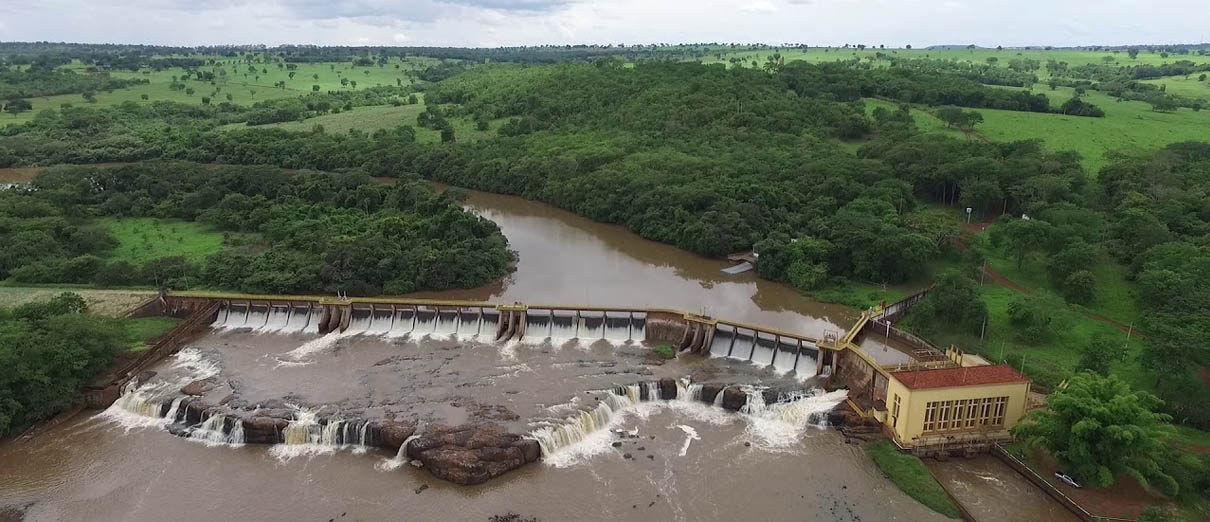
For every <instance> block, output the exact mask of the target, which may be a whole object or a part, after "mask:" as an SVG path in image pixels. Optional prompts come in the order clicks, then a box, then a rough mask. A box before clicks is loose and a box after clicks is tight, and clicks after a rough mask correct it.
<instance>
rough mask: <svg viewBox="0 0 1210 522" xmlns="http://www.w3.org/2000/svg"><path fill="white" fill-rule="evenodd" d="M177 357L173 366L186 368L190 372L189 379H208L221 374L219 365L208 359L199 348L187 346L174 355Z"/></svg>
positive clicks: (174, 357)
mask: <svg viewBox="0 0 1210 522" xmlns="http://www.w3.org/2000/svg"><path fill="white" fill-rule="evenodd" d="M172 358H173V359H175V360H174V361H173V363H172V368H174V369H176V368H180V369H184V370H186V371H187V372H188V374H189V375H188V376H187V379H188V380H189V381H196V380H201V379H208V378H210V377H214V376H215V375H218V374H219V369H220V368H219V366H218V364H217V363H215V362H214V361H211V360H208V359H206V356H205V354H203V353H202V352H201V350H198V349H197V348H185V349H184V350H181V351H179V352H177V353H176V355H173V356H172Z"/></svg>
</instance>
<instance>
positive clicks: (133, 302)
mask: <svg viewBox="0 0 1210 522" xmlns="http://www.w3.org/2000/svg"><path fill="white" fill-rule="evenodd" d="M63 292H75V293H77V294H80V297H83V298H84V301H85V302H87V303H88V310H89V311H90V312H92V313H95V314H100V315H105V316H110V317H118V316H121V315H123V314H125V313H126V312H128V311H130V310H132V309H134V307H136V306H138V305H139V304H140V303H142V302H143V301H146V300H148V299H150V298H151V297H153V296H155V292H153V291H150V290H94V289H88V288H79V287H71V286H46V287H13V286H0V308H12V307H14V306H20V305H23V304H25V303H29V302H33V301H43V300H46V299H50V298H51V297H54V296H56V295H59V294H61V293H63Z"/></svg>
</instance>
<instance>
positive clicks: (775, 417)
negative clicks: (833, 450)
mask: <svg viewBox="0 0 1210 522" xmlns="http://www.w3.org/2000/svg"><path fill="white" fill-rule="evenodd" d="M744 391H745V393H748V402H747V404H745V405H744V410H745V411H743V413H744V414H745V417H747V419H748V428H747V430H746V434H747V435H748V436H749V438H750V439H751V441H752V442H753V443H754V445H756V446H758V447H761V448H763V449H766V450H773V451H782V450H788V449H790V448H793V447H794V446H795V445H797V444H798V442H799V440H800V439H801V438H802V434H803V431H804V430H806V429H807V428H808V427H811V426H815V427H819V428H823V427H826V420H825V419H826V417H825V415H826V414H827V412H829V411H831V410H832V409H833V408H835V407H836V406H837V405H839V404H840V403H841V402H844V400H845V398H846V397H847V396H848V391H847V390H837V391H833V392H823V390H820V389H813V390H811V391H808V392H806V393H795V394H791V395H789V396H787V397H783V398H782V400H779V401H778V402H776V403H774V404H769V405H766V404H765V400H764V395H763V394H762V393H760V390H756V389H745V390H744Z"/></svg>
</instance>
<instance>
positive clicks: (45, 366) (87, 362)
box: [0, 293, 125, 436]
mask: <svg viewBox="0 0 1210 522" xmlns="http://www.w3.org/2000/svg"><path fill="white" fill-rule="evenodd" d="M86 309H87V307H86V305H85V303H84V299H83V298H81V297H80V296H79V295H76V294H71V293H64V294H61V295H59V296H57V297H55V298H53V299H51V300H49V301H43V302H35V303H29V304H25V305H22V306H19V307H17V308H14V309H13V310H11V311H5V310H0V436H4V435H12V434H16V433H19V432H21V431H22V430H24V429H26V428H28V427H29V426H31V425H33V424H34V423H37V422H39V421H42V420H44V419H47V418H50V417H51V416H53V415H55V414H56V413H58V412H59V411H61V410H63V409H64V408H67V407H68V406H70V405H71V404H72V402H74V401H75V400H76V397H77V396H78V395H79V392H80V389H81V388H82V387H83V386H84V384H85V383H87V382H88V381H89V380H90V379H92V378H94V377H95V376H96V374H97V373H99V372H100V371H101V370H103V369H104V368H105V366H106V365H108V364H109V363H110V362H111V361H112V360H113V358H114V356H115V355H116V354H117V353H118V351H119V350H121V349H122V347H123V346H125V338H124V334H123V331H122V328H121V325H120V324H119V323H118V321H117V320H115V319H109V318H104V317H98V316H91V315H85V314H84V312H85V311H86Z"/></svg>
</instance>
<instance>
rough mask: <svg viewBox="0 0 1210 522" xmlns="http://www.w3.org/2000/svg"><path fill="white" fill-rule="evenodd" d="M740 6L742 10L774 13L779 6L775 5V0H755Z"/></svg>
mask: <svg viewBox="0 0 1210 522" xmlns="http://www.w3.org/2000/svg"><path fill="white" fill-rule="evenodd" d="M739 8H740V10H741V11H748V12H750V13H773V12H776V11H777V6H776V5H773V2H770V1H769V0H757V1H755V2H749V3H746V4H744V5H742V6H740V7H739Z"/></svg>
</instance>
